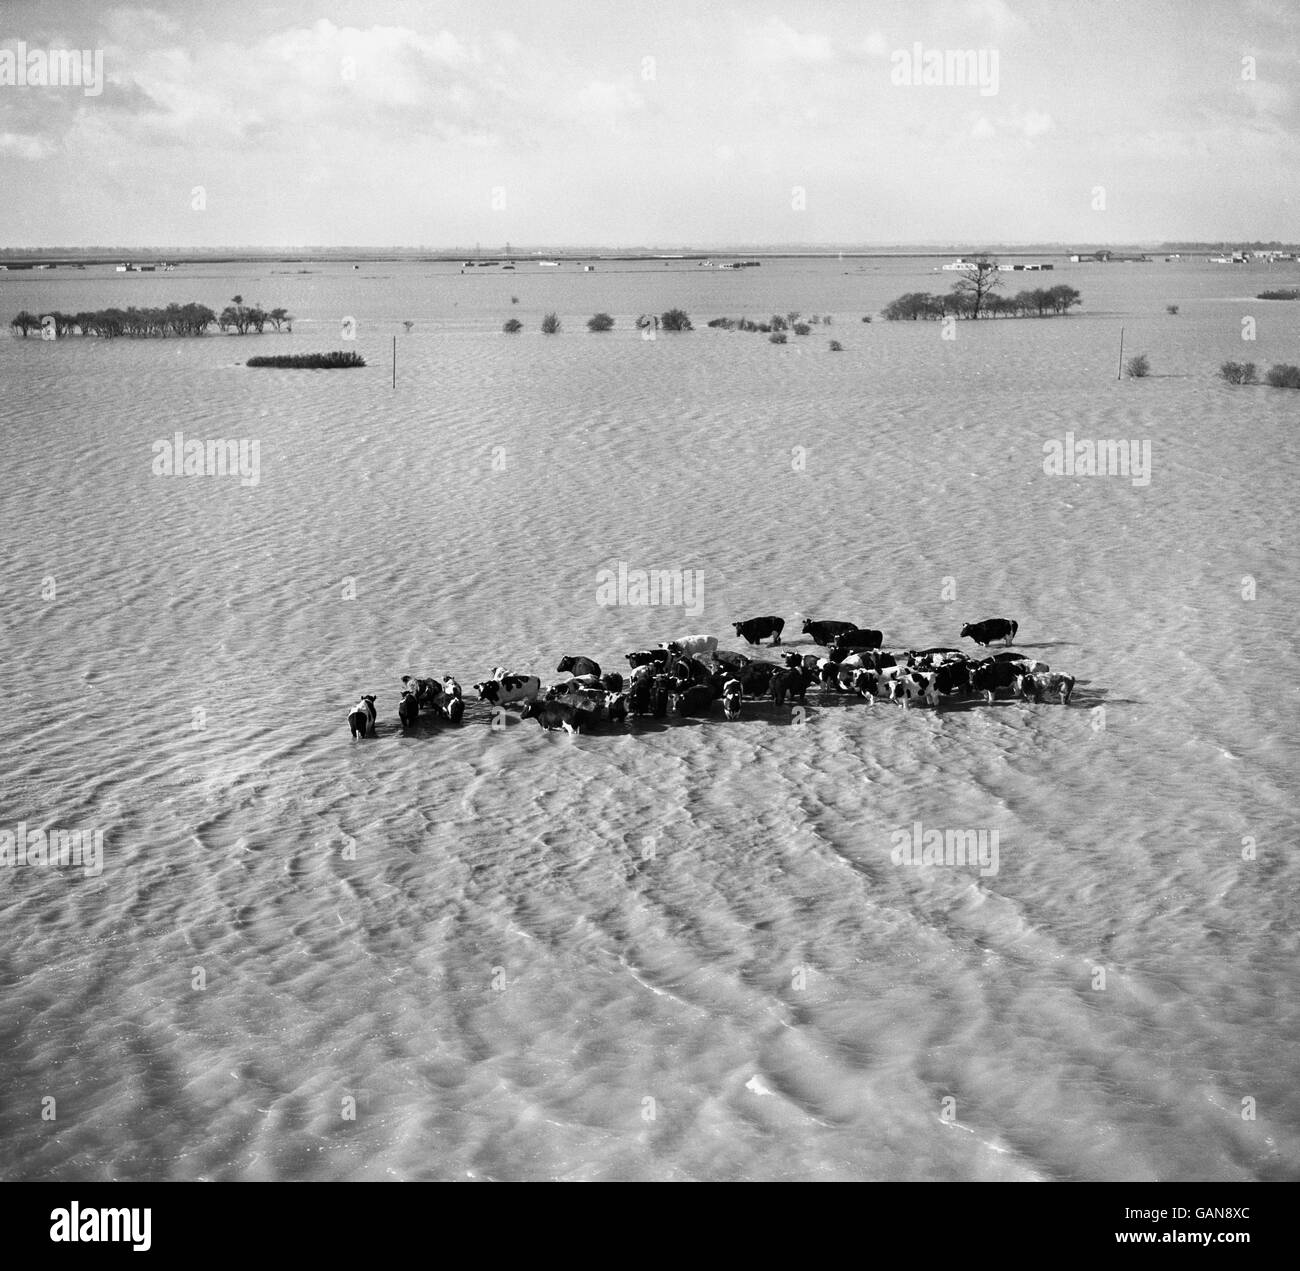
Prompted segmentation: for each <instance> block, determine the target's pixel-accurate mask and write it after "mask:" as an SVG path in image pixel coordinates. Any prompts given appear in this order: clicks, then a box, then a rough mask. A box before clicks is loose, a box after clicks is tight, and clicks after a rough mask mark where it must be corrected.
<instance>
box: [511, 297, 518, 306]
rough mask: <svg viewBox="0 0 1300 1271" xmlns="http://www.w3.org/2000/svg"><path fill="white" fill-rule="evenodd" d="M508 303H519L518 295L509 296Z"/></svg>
mask: <svg viewBox="0 0 1300 1271" xmlns="http://www.w3.org/2000/svg"><path fill="white" fill-rule="evenodd" d="M510 303H511V304H512V305H517V304H518V303H519V297H518V296H511V297H510Z"/></svg>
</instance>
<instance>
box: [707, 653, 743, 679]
mask: <svg viewBox="0 0 1300 1271" xmlns="http://www.w3.org/2000/svg"><path fill="white" fill-rule="evenodd" d="M713 660H714V661H715V662H716V663H718V665H719V666H725V667H726V668H727V670H729V671H730V672H731V673H732V674H733V675H735V674H739V672H741V671H742V670H744V669H745V667H747V666H748V665H749V661H750V660H749V658H747V657H746V656H745V655H744V654H743V653H731V652H729V651H728V650H727V649H716V650H715V651H714V654H713Z"/></svg>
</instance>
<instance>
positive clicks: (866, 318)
mask: <svg viewBox="0 0 1300 1271" xmlns="http://www.w3.org/2000/svg"><path fill="white" fill-rule="evenodd" d="M862 321H863V322H870V321H871V315H870V314H869V313H864V314H863V315H862Z"/></svg>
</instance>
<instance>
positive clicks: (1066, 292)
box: [862, 283, 1082, 322]
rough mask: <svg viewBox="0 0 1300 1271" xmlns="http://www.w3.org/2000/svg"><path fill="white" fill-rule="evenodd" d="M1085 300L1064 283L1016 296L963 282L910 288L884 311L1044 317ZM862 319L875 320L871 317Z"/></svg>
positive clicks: (891, 316) (922, 316) (891, 318)
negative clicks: (941, 289) (942, 290)
mask: <svg viewBox="0 0 1300 1271" xmlns="http://www.w3.org/2000/svg"><path fill="white" fill-rule="evenodd" d="M1081 301H1082V297H1081V296H1080V295H1079V293H1078V291H1076V290H1075V289H1074V288H1073V287H1070V286H1067V285H1066V284H1064V283H1061V284H1060V285H1059V286H1056V287H1036V288H1035V289H1034V290H1032V291H1021V292H1017V293H1016V294H1015V295H1014V296H998V295H993V294H991V293H989V292H986V293H985V294H984V295H983V296H979V297H977V296H975V294H974V293H973V292H972V291H970V290H969V289H966V290H963V289H962V284H961V283H958V284H956V285H955V286H954V287H953V289H952V290H951V291H950V292H948V294H947V295H933V294H931V293H930V292H927V291H909V292H907V293H906V294H904V295H901V296H899V297H898V298H897V299H896V300H891V301H890V302H889V304H887V305H886V306H885V308H884V309H883V311H882V312H883V314H884V317H885V321H886V322H908V321H910V322H916V321H918V320H925V321H932V320H937V319H940V318H947V317H957V318H1023V317H1029V316H1036V317H1039V318H1042V317H1046V316H1048V315H1049V314H1063V313H1069V311H1070V310H1071V309H1072V308H1073V307H1074V306H1075V305H1077V304H1079V303H1081ZM977 302H978V308H977ZM862 320H863V322H870V321H871V319H870V318H869V317H866V318H863V319H862Z"/></svg>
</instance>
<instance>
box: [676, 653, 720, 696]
mask: <svg viewBox="0 0 1300 1271" xmlns="http://www.w3.org/2000/svg"><path fill="white" fill-rule="evenodd" d="M668 674H669V675H671V676H672V677H673V679H674V680H675V681H677V687H678V688H679V689H680V688H687V687H689V686H690V685H692V684H712V683H713V668H712V667H711V666H706V665H705V664H704V663H703V662H701V661H700V660H699V658H678V659H677V660H676V661H675V662H673V663H672V665H671V666H669V668H668Z"/></svg>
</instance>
